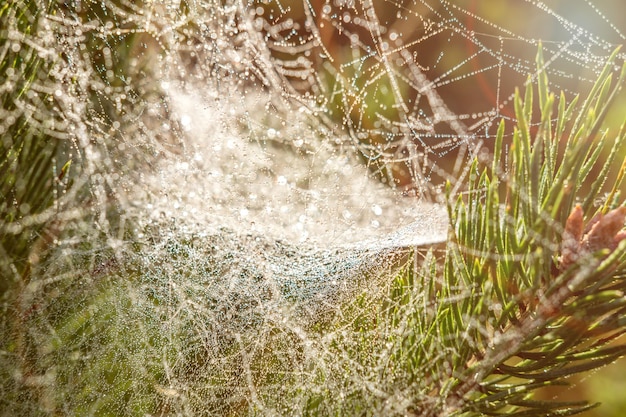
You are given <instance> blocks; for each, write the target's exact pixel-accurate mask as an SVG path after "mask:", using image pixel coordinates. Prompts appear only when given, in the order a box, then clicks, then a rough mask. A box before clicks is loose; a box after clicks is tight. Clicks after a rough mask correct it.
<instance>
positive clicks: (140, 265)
mask: <svg viewBox="0 0 626 417" xmlns="http://www.w3.org/2000/svg"><path fill="white" fill-rule="evenodd" d="M39 3H41V4H39ZM619 3H620V2H619V1H617V0H616V1H614V2H611V1H608V0H607V1H600V0H597V1H550V2H537V1H531V0H529V1H502V2H500V1H497V2H496V1H493V2H491V1H490V2H487V1H472V0H467V1H445V0H439V1H435V0H428V1H427V0H420V1H417V0H416V1H374V2H372V1H371V0H365V1H350V0H346V1H344V0H336V1H333V2H322V1H321V0H305V1H284V0H269V1H263V2H255V1H249V2H243V1H232V2H231V1H224V2H212V1H206V2H195V1H185V0H172V1H163V2H146V3H141V4H140V3H137V2H127V1H113V0H111V1H108V0H107V1H102V2H98V3H96V2H87V1H79V0H77V1H66V2H63V4H62V5H56V3H55V4H52V3H50V4H48V2H44V1H42V2H33V7H31V8H30V9H32V10H27V12H26V13H25V14H24V15H20V16H22V17H19V18H18V17H17V16H18V15H19V14H18V13H14V16H13V18H12V19H7V20H6V21H8V22H11V25H12V26H10V27H9V28H0V34H1V36H2V40H3V41H4V44H3V45H0V48H2V49H1V50H0V57H13V56H19V57H21V58H20V59H22V60H23V61H24V62H25V64H24V65H23V67H20V66H19V65H18V64H15V65H16V66H15V67H7V66H6V65H5V66H4V67H0V68H1V69H2V71H4V72H3V73H1V74H0V77H2V78H0V87H1V90H0V92H2V91H9V90H12V89H16V90H19V89H20V88H21V87H23V85H22V84H20V83H21V82H22V81H20V80H22V79H26V78H25V77H24V74H31V72H29V71H31V70H32V68H33V66H29V63H30V62H34V61H37V60H39V61H41V63H39V64H38V65H41V67H37V68H42V69H41V70H34V71H35V74H34V75H32V74H31V75H32V77H33V80H31V81H32V82H29V83H26V84H28V87H29V89H28V92H27V93H25V94H21V93H20V94H16V95H15V96H14V97H13V98H12V99H11V100H10V102H9V103H8V104H6V103H5V104H4V107H3V108H2V109H1V110H0V111H2V113H0V133H2V134H4V133H5V132H21V127H22V125H21V124H20V123H22V122H21V120H23V119H25V120H28V122H27V124H28V123H30V125H34V126H36V127H37V129H41V130H42V131H44V132H45V133H46V134H47V135H48V136H49V137H53V138H56V141H55V142H54V143H55V144H54V146H53V147H52V148H51V149H48V150H46V152H42V153H45V154H46V155H47V158H48V159H46V162H47V163H49V164H48V165H45V164H44V165H45V166H46V168H45V169H44V168H42V169H43V171H42V172H43V174H40V175H41V176H42V177H45V178H48V182H47V184H48V186H50V187H51V188H53V192H51V193H52V195H53V197H52V198H51V200H50V201H52V203H50V204H52V206H51V207H52V208H50V207H48V208H46V209H45V210H43V209H42V210H41V212H36V209H38V207H35V206H33V205H30V206H25V205H24V204H21V202H18V200H19V199H20V198H21V196H20V195H17V194H19V193H16V195H11V196H10V198H9V197H7V198H6V199H7V201H9V200H10V201H12V202H10V203H9V204H7V207H9V208H10V209H11V208H12V207H13V208H14V211H13V212H11V213H12V215H14V216H16V218H19V219H20V222H17V223H6V224H5V223H3V224H2V228H3V229H2V232H3V233H4V232H6V233H11V234H12V235H16V236H17V235H18V234H19V233H21V232H22V231H24V230H30V229H28V227H31V226H32V225H42V227H41V228H40V229H37V230H35V231H34V232H32V233H33V237H32V238H31V241H35V242H37V245H34V246H35V249H33V250H32V251H30V252H28V253H23V254H21V255H20V256H21V258H22V259H27V260H28V262H29V264H28V266H27V267H24V271H27V272H23V271H22V270H18V269H16V268H13V269H11V268H9V267H6V268H4V264H3V268H4V270H3V271H2V273H3V274H5V275H7V276H9V275H11V276H16V277H19V276H26V275H28V274H31V275H32V277H33V278H32V279H30V280H29V281H24V284H23V285H22V286H20V290H19V292H18V293H19V294H20V295H19V297H18V298H16V300H15V301H11V302H8V301H4V300H3V303H4V304H3V306H4V307H3V309H4V310H5V311H8V310H10V309H14V310H16V311H19V312H20V314H19V320H16V321H15V323H9V321H8V319H3V320H5V321H3V330H4V329H5V328H6V329H8V330H7V333H10V334H16V335H19V337H18V336H16V340H17V341H16V343H15V346H17V348H15V349H16V350H17V351H19V354H15V355H13V354H9V353H6V352H9V350H10V349H9V348H3V349H4V350H3V352H2V354H3V359H2V362H1V363H0V365H1V366H0V368H4V369H5V370H3V371H2V373H1V374H0V376H1V377H2V378H3V379H5V380H6V381H10V382H7V383H6V384H5V386H3V387H2V388H0V389H1V390H0V397H3V398H4V399H1V400H0V411H3V410H9V411H11V412H13V411H14V412H16V413H18V414H20V413H22V414H24V415H28V414H30V415H39V414H40V413H48V414H67V415H72V414H73V415H81V414H83V415H87V414H98V413H102V414H107V413H110V414H118V415H123V414H128V415H138V414H140V413H143V414H145V413H151V414H150V415H236V414H246V413H248V414H251V415H259V414H267V415H281V414H282V415H300V414H303V413H306V412H307V411H303V410H308V412H311V411H310V410H313V413H315V412H316V411H315V410H317V411H318V412H319V413H320V414H335V415H361V414H368V413H372V414H380V415H394V413H395V414H398V415H406V413H408V412H419V407H418V406H416V404H418V405H420V404H422V405H423V404H429V406H430V405H432V407H431V410H437V406H438V404H439V403H438V401H439V400H438V399H437V398H434V397H432V395H431V393H430V391H429V390H428V389H429V388H428V387H430V386H431V385H428V384H431V383H432V380H433V379H434V378H435V377H433V373H435V372H445V370H443V371H442V370H435V369H429V370H426V371H425V372H426V374H425V375H424V378H423V380H419V381H414V380H413V381H410V382H407V381H408V380H409V379H408V376H406V375H395V374H393V372H391V371H390V368H389V367H387V366H388V364H389V363H391V362H393V358H394V356H393V352H392V346H391V342H388V339H385V337H386V336H385V335H384V334H383V335H382V336H381V334H382V333H381V332H383V331H389V335H395V334H399V333H401V332H402V331H404V330H405V329H406V328H408V327H409V324H407V323H408V322H409V321H410V317H409V318H407V319H406V320H407V323H405V322H402V323H394V325H397V326H398V327H397V328H394V329H392V330H389V329H383V330H381V329H380V328H375V327H372V328H369V327H360V326H361V324H360V323H361V322H360V320H362V318H363V317H367V318H370V319H371V317H372V316H374V315H375V314H377V311H379V310H380V309H381V307H380V305H381V304H384V303H385V302H388V301H389V297H388V291H389V288H390V286H391V284H392V283H393V281H394V279H396V278H397V274H398V270H399V269H400V268H402V267H404V268H409V269H411V268H413V269H411V270H412V271H413V273H414V274H415V276H418V273H417V269H416V268H417V266H416V265H417V264H418V263H419V262H418V260H422V258H424V257H425V258H426V259H427V260H432V258H431V256H432V255H431V254H426V251H427V249H429V248H434V249H437V248H441V247H442V244H445V241H446V238H447V236H448V233H449V231H448V219H447V213H446V210H445V203H446V202H445V199H444V193H443V184H444V180H449V181H450V183H451V190H452V191H451V194H452V196H453V197H454V198H456V197H457V196H458V195H459V194H461V193H462V192H463V191H464V189H463V186H462V184H463V181H462V179H464V178H465V177H466V176H467V175H468V172H467V171H468V168H467V166H466V165H467V161H468V158H469V156H470V155H474V154H476V153H478V152H482V151H484V149H486V150H489V149H490V148H491V147H492V141H493V137H494V134H495V131H496V128H497V124H498V123H499V121H500V120H501V119H504V120H505V121H506V123H507V126H509V127H511V126H512V124H513V123H514V122H515V117H514V110H513V105H512V98H513V95H514V91H515V88H516V87H519V88H521V89H523V88H524V86H525V84H526V83H527V82H530V83H535V82H536V79H535V77H536V73H537V70H536V64H535V56H536V53H537V47H538V45H539V42H540V41H541V43H542V45H543V51H544V55H545V57H546V59H545V62H546V65H545V69H546V72H547V73H548V74H549V76H550V80H551V82H552V87H553V90H554V91H559V90H563V91H565V94H566V95H567V97H568V98H571V97H572V96H573V95H574V94H575V93H578V92H582V91H585V90H586V89H588V88H589V87H590V86H591V84H592V82H593V80H594V79H595V78H596V76H597V75H598V74H599V72H600V70H601V67H602V65H603V64H604V62H605V60H606V58H607V56H608V55H609V54H610V53H611V51H613V50H614V49H615V47H616V46H618V45H619V44H621V43H623V41H624V30H623V29H620V28H623V27H624V23H625V22H624V21H619V20H618V19H622V20H623V19H625V17H624V16H622V15H623V13H621V14H620V13H611V11H612V10H613V11H615V10H618V11H621V7H622V6H621V5H620V4H619ZM35 6H37V7H35ZM1 7H5V6H0V8H1ZM10 7H15V8H16V10H17V7H18V6H14V4H13V3H11V6H10ZM23 8H24V9H27V8H26V7H23ZM23 16H26V17H23ZM20 19H22V20H20ZM24 19H26V20H25V21H26V22H27V23H29V25H30V26H32V27H34V28H36V30H33V31H32V32H31V31H30V30H29V29H26V27H29V25H26V24H24ZM16 22H17V23H16ZM11 54H13V55H11ZM18 61H19V60H14V61H11V60H10V59H8V58H6V59H4V62H18ZM39 61H37V62H39ZM19 62H21V61H19ZM20 71H21V72H20ZM18 87H19V88H18ZM25 91H26V90H25ZM15 137H17V134H15ZM9 139H10V138H9ZM509 139H510V137H507V140H509ZM3 140H4V137H3ZM5 142H6V141H5ZM9 148H10V146H9V145H6V144H5V147H4V148H2V149H3V150H5V149H9ZM11 149H12V148H11ZM20 149H21V148H20ZM8 152H9V150H7V154H8ZM12 152H15V151H14V150H13V151H12ZM70 160H71V161H72V162H71V169H68V168H67V167H68V166H70V165H68V164H67V162H68V161H70ZM16 164H17V162H16ZM9 165H10V164H9ZM35 165H37V164H35ZM44 165H42V166H44ZM37 166H39V165H37ZM2 169H7V170H8V168H6V167H5V166H3V167H2ZM0 172H4V171H0ZM29 172H30V171H29ZM38 172H39V171H36V172H35V174H37V173H38ZM35 174H33V177H37V176H36V175H35ZM37 178H39V177H37ZM18 183H19V181H18ZM18 185H19V184H18ZM18 188H19V187H18ZM24 198H26V197H24ZM3 210H4V209H3ZM3 213H4V212H3ZM41 213H43V214H41ZM50 219H53V221H52V223H46V222H48V221H49V220H50ZM44 224H45V227H43V225H44ZM16 247H17V246H16ZM11 250H13V249H11V248H5V251H8V252H10V251H11ZM16 250H17V249H16ZM10 253H12V252H10ZM16 253H17V252H16ZM416 253H419V256H414V255H415V254H416ZM0 255H4V254H3V253H0ZM407 262H408V264H407ZM412 262H414V264H413V263H412ZM414 266H415V267H414ZM31 269H32V272H31ZM20 274H21V275H20ZM29 276H30V275H29ZM411 276H413V275H411ZM415 279H416V280H417V279H418V278H415ZM15 281H19V278H16V279H15ZM437 285H440V283H437V282H433V283H432V284H431V286H432V287H435V286H437ZM412 296H414V297H417V298H418V299H419V300H420V303H421V304H420V305H423V307H424V308H423V309H424V311H428V309H429V308H430V307H431V306H432V305H433V304H432V303H433V301H432V300H430V299H427V296H426V295H425V294H413V295H412ZM468 297H469V296H468ZM7 306H8V307H7ZM500 307H501V306H500ZM384 308H385V309H389V310H393V309H394V308H397V309H398V310H402V308H404V307H403V306H402V305H398V306H388V305H385V307H384ZM350 314H352V316H351V315H350ZM342 320H344V321H342ZM372 321H374V322H375V319H372ZM329 323H330V324H329ZM337 323H338V324H337ZM326 325H327V327H324V326H326ZM403 326H404V327H403ZM403 329H404V330H403ZM383 333H384V332H383ZM389 338H391V336H389ZM372 340H373V341H375V342H371V345H368V344H367V343H369V342H370V341H372ZM387 343H389V344H388V345H387ZM374 345H375V346H374ZM363 346H370V347H371V346H374V347H375V348H376V349H377V350H372V351H368V350H366V349H364V348H363ZM11 349H13V348H11ZM360 349H361V350H360ZM432 349H433V350H432V351H429V352H426V353H424V354H427V355H430V357H432V358H433V360H434V359H435V358H441V357H446V356H454V354H455V352H454V348H451V347H450V345H445V346H444V345H443V341H442V345H441V346H439V345H437V344H436V343H434V344H433V345H432ZM5 353H6V355H5ZM355 357H358V359H359V360H356V359H355ZM16 358H17V359H16ZM18 359H19V360H18ZM5 364H7V366H6V367H5V366H4V365H5ZM15 364H17V365H15ZM9 365H10V366H9ZM403 378H405V379H403ZM390 381H391V382H390ZM25 393H26V394H25ZM24 398H27V400H24ZM129 410H130V411H129ZM320 410H321V411H320ZM415 410H418V411H415ZM0 414H1V412H0Z"/></svg>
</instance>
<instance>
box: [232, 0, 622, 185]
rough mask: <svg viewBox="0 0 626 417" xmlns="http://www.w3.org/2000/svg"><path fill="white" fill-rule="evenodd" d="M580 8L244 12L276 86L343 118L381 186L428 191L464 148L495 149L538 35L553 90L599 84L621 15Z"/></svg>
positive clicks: (471, 4) (618, 38) (333, 6)
mask: <svg viewBox="0 0 626 417" xmlns="http://www.w3.org/2000/svg"><path fill="white" fill-rule="evenodd" d="M575 3H576V4H573V3H572V2H559V1H552V2H534V1H527V2H500V3H499V4H493V3H491V2H476V1H464V2H449V1H405V2H393V1H375V2H372V1H334V2H330V1H321V0H317V1H306V2H303V3H302V4H300V3H299V2H294V3H288V4H287V3H282V2H267V3H266V2H262V3H259V4H255V5H254V6H253V7H249V8H248V9H247V10H246V11H245V12H244V13H245V17H248V18H249V19H251V20H252V22H251V23H250V25H251V26H252V28H253V29H254V30H255V31H260V32H261V33H262V35H263V38H264V39H263V40H264V41H266V42H265V44H266V45H268V46H269V49H270V51H269V56H265V57H264V58H265V59H264V62H263V65H264V66H265V67H267V68H269V69H270V71H271V72H272V73H274V72H275V73H277V74H278V76H279V78H278V79H274V78H272V77H271V76H270V77H268V80H267V81H268V82H269V83H270V84H271V85H272V86H273V87H274V88H276V89H277V90H278V91H283V92H285V93H287V94H288V95H290V96H295V97H297V98H298V99H299V100H304V101H305V102H308V103H309V104H310V107H311V108H316V106H317V107H318V108H319V109H321V110H320V111H319V113H320V114H324V115H325V116H327V117H329V118H330V119H331V121H334V122H335V123H337V122H338V123H340V124H342V126H343V128H344V131H345V132H346V133H347V134H348V135H349V137H350V138H351V139H352V141H353V144H354V145H355V146H356V147H357V148H358V151H359V152H360V153H361V155H362V157H363V159H364V160H365V161H366V163H367V164H369V165H370V168H372V169H373V170H374V171H376V172H378V173H379V174H380V175H381V176H382V179H383V181H388V182H390V183H394V184H400V185H402V186H404V187H407V188H411V189H416V190H418V192H419V193H420V194H422V195H428V194H429V192H428V191H429V190H430V191H432V185H433V182H434V183H440V182H441V178H446V179H452V180H454V175H453V173H454V171H456V170H458V167H459V165H458V163H459V162H461V161H460V160H459V158H463V156H464V153H465V152H466V151H467V148H468V147H469V148H470V149H472V148H473V145H475V144H477V143H479V142H485V144H486V145H487V146H489V144H490V143H491V141H492V140H493V136H494V134H495V130H496V125H497V122H499V120H500V119H502V118H505V119H508V120H511V119H512V118H514V116H513V114H514V111H513V108H512V107H513V106H512V98H513V96H514V91H515V88H517V87H520V86H522V85H524V84H525V83H526V82H527V77H528V76H529V75H530V76H531V79H530V81H531V82H534V81H536V80H535V75H534V74H536V71H537V69H536V65H535V62H534V57H535V53H536V50H537V46H538V44H539V42H540V41H542V42H543V45H544V51H545V52H546V65H545V70H546V72H547V73H548V74H549V77H550V80H551V82H552V84H553V91H561V90H563V91H565V92H566V93H568V94H570V95H573V94H575V93H580V92H581V91H584V90H585V89H586V88H588V87H589V86H590V85H591V84H592V83H593V81H594V80H595V78H596V77H597V75H598V74H599V71H600V69H601V68H602V65H603V63H604V62H605V60H606V58H607V56H608V55H609V54H610V53H611V52H612V51H613V50H614V49H615V47H616V45H619V44H621V43H623V40H624V35H623V33H622V32H621V31H620V30H619V29H618V26H619V24H621V23H623V22H619V23H615V22H611V21H610V20H609V19H608V18H607V17H606V15H605V14H606V11H605V12H604V13H603V11H602V8H601V7H600V5H598V6H596V5H593V4H591V3H589V2H582V1H581V2H575ZM604 6H605V7H606V6H607V5H604ZM513 16H514V17H515V18H513ZM583 16H584V19H583V18H582V17H583ZM245 17H244V18H245ZM622 26H623V25H622ZM249 27H250V26H247V28H248V30H249ZM259 37H260V36H259ZM257 38H258V37H257ZM285 80H286V81H287V83H285V82H284V81H285ZM455 162H457V163H455Z"/></svg>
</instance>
